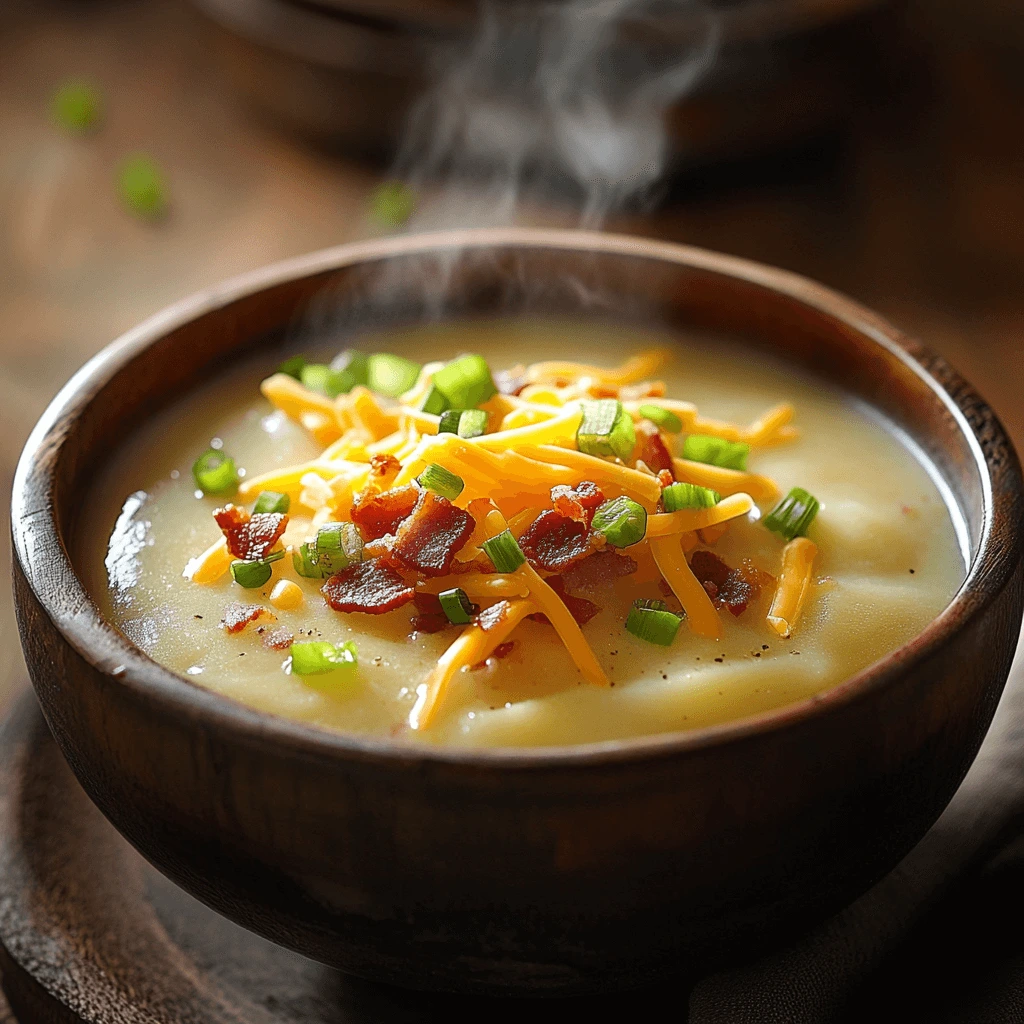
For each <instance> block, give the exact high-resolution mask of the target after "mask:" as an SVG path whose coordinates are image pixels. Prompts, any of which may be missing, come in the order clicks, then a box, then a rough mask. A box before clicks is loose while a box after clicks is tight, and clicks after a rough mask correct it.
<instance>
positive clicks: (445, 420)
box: [437, 409, 466, 434]
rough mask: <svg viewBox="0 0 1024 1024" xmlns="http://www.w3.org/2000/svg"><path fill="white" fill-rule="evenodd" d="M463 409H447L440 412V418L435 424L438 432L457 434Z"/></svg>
mask: <svg viewBox="0 0 1024 1024" xmlns="http://www.w3.org/2000/svg"><path fill="white" fill-rule="evenodd" d="M465 411H466V410H465V409H447V410H445V411H444V412H442V413H441V419H440V420H439V421H438V424H437V432H438V433H439V434H457V433H458V432H459V420H461V419H462V414H463V413H464V412H465Z"/></svg>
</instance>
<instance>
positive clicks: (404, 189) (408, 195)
mask: <svg viewBox="0 0 1024 1024" xmlns="http://www.w3.org/2000/svg"><path fill="white" fill-rule="evenodd" d="M415 209H416V193H415V192H413V190H412V189H411V188H410V187H409V186H408V185H406V184H405V182H403V181H385V182H383V183H382V184H380V185H378V186H377V187H376V188H375V189H374V190H373V194H372V195H371V196H370V214H371V216H372V217H373V219H374V220H377V221H380V223H381V224H384V225H386V226H387V227H389V228H398V227H401V226H402V225H403V224H404V223H405V222H406V221H407V220H408V219H409V218H410V217H411V216H412V214H413V210H415Z"/></svg>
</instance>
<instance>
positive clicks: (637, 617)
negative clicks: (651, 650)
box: [626, 600, 683, 647]
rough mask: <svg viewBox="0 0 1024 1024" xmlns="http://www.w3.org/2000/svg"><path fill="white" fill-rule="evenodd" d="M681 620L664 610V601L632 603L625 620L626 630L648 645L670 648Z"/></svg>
mask: <svg viewBox="0 0 1024 1024" xmlns="http://www.w3.org/2000/svg"><path fill="white" fill-rule="evenodd" d="M682 622H683V620H682V618H681V617H680V616H678V615H676V614H674V613H673V612H669V611H666V610H665V602H664V601H642V600H641V601H634V602H633V607H632V608H630V610H629V615H628V616H627V618H626V629H628V630H629V632H630V633H632V634H633V636H636V637H639V638H640V639H641V640H646V641H647V642H648V643H649V644H659V645H660V646H662V647H671V646H672V641H673V640H675V638H676V634H677V633H678V632H679V627H680V626H681V625H682Z"/></svg>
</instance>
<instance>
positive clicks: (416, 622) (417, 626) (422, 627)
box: [409, 615, 451, 634]
mask: <svg viewBox="0 0 1024 1024" xmlns="http://www.w3.org/2000/svg"><path fill="white" fill-rule="evenodd" d="M409 625H410V626H412V631H413V633H414V634H415V633H440V632H441V630H442V629H446V628H447V627H448V626H450V625H451V623H450V622H449V621H448V616H447V615H414V616H413V617H412V618H411V619H410V620H409Z"/></svg>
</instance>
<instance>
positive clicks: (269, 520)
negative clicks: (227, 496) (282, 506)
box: [213, 505, 288, 561]
mask: <svg viewBox="0 0 1024 1024" xmlns="http://www.w3.org/2000/svg"><path fill="white" fill-rule="evenodd" d="M213 518H214V519H216V520H217V525H218V526H219V527H220V528H221V532H222V533H223V534H224V536H225V537H226V538H227V542H228V551H230V552H231V554H233V555H234V556H235V558H241V559H243V560H245V561H251V560H253V559H259V558H266V556H267V555H269V554H270V551H271V549H272V548H273V547H274V545H275V544H276V543H277V542H278V541H279V540H280V539H281V534H282V533H284V530H285V527H286V526H287V525H288V517H287V516H286V515H284V514H283V513H281V512H257V513H256V514H255V515H249V513H248V512H246V510H245V509H244V508H239V507H238V506H237V505H225V506H224V507H223V508H219V509H217V510H216V511H215V512H214V513H213Z"/></svg>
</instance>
